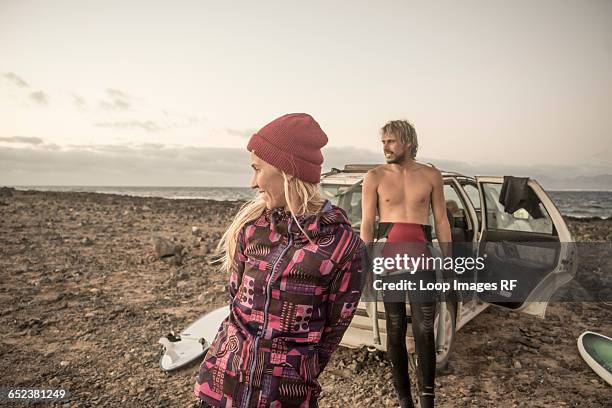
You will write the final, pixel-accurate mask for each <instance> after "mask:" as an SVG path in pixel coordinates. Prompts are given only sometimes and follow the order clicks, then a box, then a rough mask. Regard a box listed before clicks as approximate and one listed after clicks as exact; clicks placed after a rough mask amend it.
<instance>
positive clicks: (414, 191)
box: [361, 120, 451, 408]
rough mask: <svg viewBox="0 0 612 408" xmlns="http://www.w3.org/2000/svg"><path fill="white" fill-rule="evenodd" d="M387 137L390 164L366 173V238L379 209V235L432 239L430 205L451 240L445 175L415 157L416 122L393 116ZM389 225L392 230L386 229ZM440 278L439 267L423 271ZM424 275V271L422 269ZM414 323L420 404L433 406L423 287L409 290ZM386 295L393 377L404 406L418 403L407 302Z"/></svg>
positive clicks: (429, 303)
mask: <svg viewBox="0 0 612 408" xmlns="http://www.w3.org/2000/svg"><path fill="white" fill-rule="evenodd" d="M381 142H382V145H383V150H384V154H385V159H386V162H387V164H385V165H381V166H378V167H376V168H374V169H372V170H370V171H368V173H367V174H366V176H365V178H364V181H363V199H362V200H363V208H362V223H361V239H362V240H363V241H364V242H365V243H366V244H370V243H372V242H373V241H374V220H375V217H376V210H377V209H378V215H379V231H377V232H378V233H377V238H381V237H382V236H386V238H387V243H386V244H385V249H386V248H387V245H388V244H390V243H395V244H396V245H397V244H398V243H403V244H405V243H407V242H411V243H412V242H416V243H420V244H421V245H429V243H430V242H431V226H429V225H427V224H428V221H429V211H430V207H431V210H432V212H433V216H434V221H435V222H434V224H435V225H434V227H435V231H436V237H437V238H438V242H440V243H450V241H451V230H450V226H449V222H448V218H447V213H446V203H445V200H444V190H443V180H442V175H441V174H440V172H439V171H438V170H437V169H435V168H434V167H430V166H427V165H424V164H421V163H418V162H417V161H416V160H415V157H416V153H417V150H418V140H417V135H416V131H415V130H414V127H413V126H412V125H411V124H410V123H409V122H408V121H405V120H394V121H390V122H388V123H387V124H386V125H385V126H384V127H383V128H382V129H381ZM382 230H385V231H386V232H384V233H383V232H381V231H382ZM441 249H442V251H443V253H444V255H445V256H450V255H451V254H450V245H447V244H444V245H441ZM419 273H425V274H427V275H421V276H427V277H428V278H430V279H435V271H431V270H425V271H419ZM417 276H418V275H417ZM409 298H410V299H409V300H410V304H411V313H412V325H413V333H414V340H415V347H416V352H417V366H418V367H419V368H420V373H421V376H420V377H421V378H420V380H421V381H419V383H420V395H419V399H420V404H421V407H422V408H426V407H433V403H434V380H435V369H436V352H435V342H434V331H433V322H434V316H435V301H434V300H433V299H432V298H431V297H429V298H427V299H425V298H424V297H423V295H422V294H419V293H418V292H417V291H411V292H410V293H409ZM383 300H384V305H385V314H386V323H387V355H388V357H389V360H390V362H391V366H392V372H393V380H394V381H393V382H394V386H395V389H396V392H397V393H398V397H399V399H400V405H401V406H402V407H413V403H412V395H411V392H410V380H409V377H408V353H407V350H406V330H407V319H406V305H405V302H404V301H402V302H397V301H395V302H391V301H387V299H383Z"/></svg>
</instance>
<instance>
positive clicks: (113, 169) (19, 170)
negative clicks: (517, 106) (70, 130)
mask: <svg viewBox="0 0 612 408" xmlns="http://www.w3.org/2000/svg"><path fill="white" fill-rule="evenodd" d="M0 141H4V142H8V143H25V144H26V145H27V146H19V145H15V146H10V147H7V146H0V185H3V184H5V185H45V184H47V185H115V186H120V185H124V186H125V185H132V186H134V185H143V186H248V185H249V180H250V178H251V173H252V171H251V169H250V160H249V154H248V152H247V151H246V149H243V148H235V149H230V148H212V147H196V146H178V147H177V146H168V145H164V144H154V143H147V144H130V145H69V146H58V145H55V144H48V143H44V142H43V141H42V140H41V139H39V138H26V137H23V136H14V137H5V138H0ZM323 154H324V157H325V164H324V166H323V171H327V170H329V169H330V168H331V167H336V168H343V167H344V165H345V164H350V163H352V164H356V163H360V164H376V163H378V164H382V162H383V160H382V159H383V156H382V153H380V152H374V151H370V150H366V149H359V148H355V147H352V146H343V147H327V148H325V149H324V150H323ZM419 161H421V162H424V163H426V162H431V163H433V164H434V165H435V166H436V167H437V168H438V169H440V170H445V171H456V172H460V173H463V174H465V175H468V176H474V175H500V176H503V175H515V176H529V177H533V178H535V179H537V180H538V181H540V183H541V184H542V185H543V186H544V187H545V188H547V189H561V188H576V187H574V186H576V185H578V186H581V187H582V188H612V176H607V175H609V174H612V169H611V168H609V167H608V168H599V167H598V168H595V169H594V168H587V167H584V166H579V165H567V166H537V165H534V166H523V167H520V166H509V165H502V164H479V165H476V164H472V163H465V162H461V161H449V160H434V159H429V158H419ZM597 172H599V173H597ZM598 174H601V175H603V176H598ZM606 174H607V175H606ZM580 176H583V177H582V178H581V177H580ZM585 186H586V187H585ZM589 186H592V187H589ZM606 186H608V187H606Z"/></svg>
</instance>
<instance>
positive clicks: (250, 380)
mask: <svg viewBox="0 0 612 408" xmlns="http://www.w3.org/2000/svg"><path fill="white" fill-rule="evenodd" d="M287 232H288V235H289V241H288V242H287V247H285V249H283V251H282V252H281V254H280V255H279V256H278V258H277V259H276V261H275V262H274V265H273V266H272V273H271V274H270V279H268V282H267V284H266V303H265V305H264V321H263V325H262V330H261V334H260V335H259V336H255V340H254V341H253V357H252V360H251V374H250V375H249V383H248V384H247V390H248V392H247V397H246V399H245V403H244V404H243V407H245V408H248V404H249V401H250V399H251V393H252V391H253V389H252V388H251V384H252V383H253V375H254V374H255V358H256V354H257V344H258V343H259V341H258V340H259V339H260V338H261V337H263V336H264V335H265V333H266V329H267V326H268V308H269V307H270V295H271V293H270V291H271V288H272V282H273V281H274V274H275V272H276V267H277V266H278V264H279V263H280V262H281V261H282V259H283V257H284V256H285V254H286V253H287V251H288V250H289V248H291V244H293V235H292V234H291V218H289V221H288V222H287Z"/></svg>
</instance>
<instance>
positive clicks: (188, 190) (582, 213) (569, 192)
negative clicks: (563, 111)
mask: <svg viewBox="0 0 612 408" xmlns="http://www.w3.org/2000/svg"><path fill="white" fill-rule="evenodd" d="M6 187H8V188H14V189H16V190H20V191H28V190H33V191H53V192H68V193H98V194H116V195H122V196H132V197H159V198H166V199H172V200H197V199H200V200H214V201H247V200H250V199H251V198H253V197H254V195H255V191H254V190H253V189H251V188H248V187H198V186H184V187H175V186H37V185H31V186H25V185H16V186H6ZM547 193H548V194H549V195H550V197H551V199H552V200H553V201H554V202H555V204H556V205H557V207H558V208H559V211H561V214H563V216H564V217H566V218H568V219H572V220H577V221H589V220H593V221H597V220H608V219H612V190H575V189H564V190H547Z"/></svg>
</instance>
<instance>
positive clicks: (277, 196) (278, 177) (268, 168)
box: [251, 152, 287, 209]
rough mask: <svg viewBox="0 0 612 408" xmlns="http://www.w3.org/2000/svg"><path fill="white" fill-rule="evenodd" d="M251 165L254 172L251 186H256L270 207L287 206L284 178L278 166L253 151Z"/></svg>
mask: <svg viewBox="0 0 612 408" xmlns="http://www.w3.org/2000/svg"><path fill="white" fill-rule="evenodd" d="M251 167H252V168H253V171H254V174H253V178H252V179H251V188H256V189H257V191H259V194H261V196H262V197H263V199H264V201H265V202H266V207H267V208H268V209H272V208H278V207H285V206H286V205H287V201H286V200H285V189H284V178H283V174H282V173H281V172H280V170H278V169H277V168H276V167H274V166H272V165H271V164H269V163H267V162H265V161H263V160H261V159H260V158H259V157H257V156H256V155H255V153H254V152H251Z"/></svg>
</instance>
